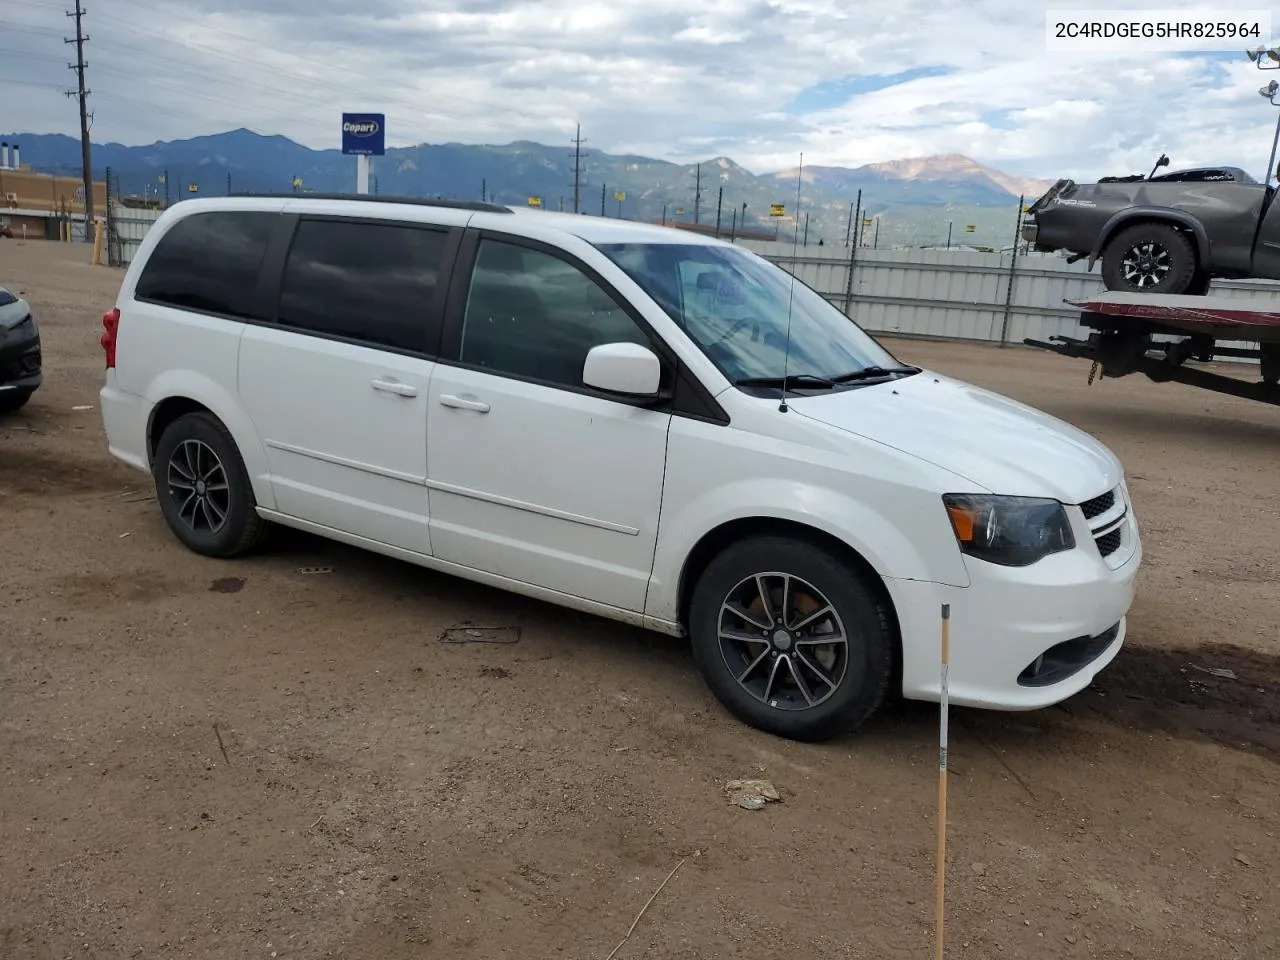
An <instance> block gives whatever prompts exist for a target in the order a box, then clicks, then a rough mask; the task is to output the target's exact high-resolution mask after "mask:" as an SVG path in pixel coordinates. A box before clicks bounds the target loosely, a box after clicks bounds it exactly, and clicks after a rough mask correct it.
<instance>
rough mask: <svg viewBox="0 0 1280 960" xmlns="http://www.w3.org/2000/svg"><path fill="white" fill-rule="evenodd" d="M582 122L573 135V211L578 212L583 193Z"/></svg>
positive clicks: (583, 141)
mask: <svg viewBox="0 0 1280 960" xmlns="http://www.w3.org/2000/svg"><path fill="white" fill-rule="evenodd" d="M584 143H586V141H585V140H583V139H582V124H578V126H577V132H576V133H575V134H574V135H573V212H574V213H578V212H579V209H578V202H579V199H580V197H581V193H582V145H583V144H584Z"/></svg>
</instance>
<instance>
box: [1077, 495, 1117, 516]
mask: <svg viewBox="0 0 1280 960" xmlns="http://www.w3.org/2000/svg"><path fill="white" fill-rule="evenodd" d="M1115 505H1116V492H1115V491H1114V490H1108V491H1107V492H1106V493H1104V494H1103V495H1102V496H1100V497H1094V498H1093V499H1092V500H1086V501H1085V502H1084V503H1082V504H1080V509H1081V510H1083V511H1084V518H1085V519H1086V520H1092V519H1093V518H1094V517H1097V516H1100V515H1102V514H1104V513H1106V512H1107V511H1108V510H1110V509H1111V508H1112V507H1114V506H1115Z"/></svg>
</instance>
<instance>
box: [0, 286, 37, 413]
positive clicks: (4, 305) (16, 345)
mask: <svg viewBox="0 0 1280 960" xmlns="http://www.w3.org/2000/svg"><path fill="white" fill-rule="evenodd" d="M41 380H42V374H41V366H40V331H39V329H38V328H37V327H36V318H35V316H34V315H33V314H32V313H31V307H30V305H29V304H28V303H27V301H25V300H23V299H22V298H21V297H19V296H17V295H15V294H14V293H12V292H11V291H9V290H8V289H6V288H5V287H0V413H11V412H13V411H14V410H17V409H18V408H19V407H21V406H22V405H23V404H25V403H26V402H27V401H28V400H30V399H31V395H32V394H33V393H35V392H36V390H37V389H39V387H40V383H41Z"/></svg>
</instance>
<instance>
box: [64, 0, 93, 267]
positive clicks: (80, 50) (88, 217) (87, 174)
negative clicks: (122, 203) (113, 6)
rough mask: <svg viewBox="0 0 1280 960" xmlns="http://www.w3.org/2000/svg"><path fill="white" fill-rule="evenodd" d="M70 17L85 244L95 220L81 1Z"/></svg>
mask: <svg viewBox="0 0 1280 960" xmlns="http://www.w3.org/2000/svg"><path fill="white" fill-rule="evenodd" d="M67 16H68V17H75V21H76V37H75V39H74V40H69V39H65V38H64V39H63V41H62V42H63V43H74V44H75V45H76V62H75V63H74V64H67V66H68V67H70V68H71V69H72V70H74V71H75V72H76V85H77V89H76V90H74V91H73V90H68V91H66V93H67V96H69V97H77V98H78V99H79V101H80V164H81V167H82V170H81V175H82V178H83V180H84V241H85V243H92V242H93V233H94V220H93V166H92V162H91V159H90V156H89V154H90V144H89V93H90V91H89V90H87V89H85V85H84V70H85V67H86V66H88V64H86V63H85V62H84V45H85V44H86V43H87V42H88V40H89V38H88V37H87V36H85V33H84V23H83V21H84V7H83V6H82V5H81V3H80V0H76V8H75V10H74V11H68V12H67Z"/></svg>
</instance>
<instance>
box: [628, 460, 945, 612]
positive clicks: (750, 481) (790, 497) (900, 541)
mask: <svg viewBox="0 0 1280 960" xmlns="http://www.w3.org/2000/svg"><path fill="white" fill-rule="evenodd" d="M913 499H915V498H913ZM926 501H928V502H926ZM669 508H670V512H668V509H669ZM750 519H761V520H773V521H779V520H780V521H788V522H791V523H796V524H801V525H803V526H807V527H812V528H813V529H816V530H819V531H821V532H823V533H825V534H828V535H830V536H832V537H835V538H836V539H838V540H840V541H841V542H843V543H845V544H847V545H848V546H849V547H850V548H852V549H853V550H855V551H856V552H857V553H858V554H860V555H861V556H862V557H863V559H865V560H866V561H867V563H868V564H870V565H871V567H872V568H873V569H874V570H875V571H876V573H878V574H879V575H880V576H881V577H898V578H902V579H906V580H927V581H931V582H937V583H944V584H947V585H950V586H955V587H967V586H968V585H969V575H968V572H967V570H966V568H965V565H964V561H963V558H962V557H961V555H960V551H959V549H958V547H957V546H956V541H955V536H954V534H953V533H952V531H951V527H950V524H949V523H948V522H947V518H946V514H945V512H944V510H943V507H942V501H941V499H940V498H939V499H938V500H937V501H936V503H935V502H934V500H933V499H932V497H931V495H929V494H926V493H925V492H924V491H920V492H919V494H918V502H914V503H907V502H905V500H902V501H900V509H898V510H897V511H896V514H889V513H887V512H886V511H885V510H884V509H875V508H873V507H872V506H871V505H870V504H868V503H865V502H863V501H860V500H858V499H856V498H854V497H852V496H849V495H848V494H845V493H841V492H838V491H836V490H832V489H829V488H824V487H818V486H809V485H805V484H803V483H799V482H788V481H781V480H779V479H777V478H769V477H760V478H750V477H748V478H743V479H741V480H737V481H734V482H731V483H729V484H727V485H716V486H713V487H708V488H706V490H705V492H704V493H703V494H701V495H700V496H698V497H696V498H694V499H692V500H689V501H687V502H685V503H683V504H680V505H678V506H673V505H672V504H670V503H669V502H666V503H664V509H663V516H662V521H661V529H660V530H659V534H658V543H657V549H656V552H655V557H654V561H655V562H654V568H653V577H652V578H651V580H650V587H649V595H648V599H647V602H646V605H645V613H646V615H647V616H650V617H655V618H658V619H661V620H668V621H675V620H677V619H678V616H679V603H680V596H679V593H680V580H681V576H682V574H683V571H684V568H685V564H686V562H687V560H688V558H689V555H690V553H691V552H692V551H693V548H694V547H695V546H696V545H697V543H698V542H699V541H700V540H702V539H703V537H705V536H706V535H707V534H708V533H710V532H712V531H713V530H715V529H717V528H718V527H721V526H724V525H725V524H727V523H731V522H733V521H740V520H750Z"/></svg>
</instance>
